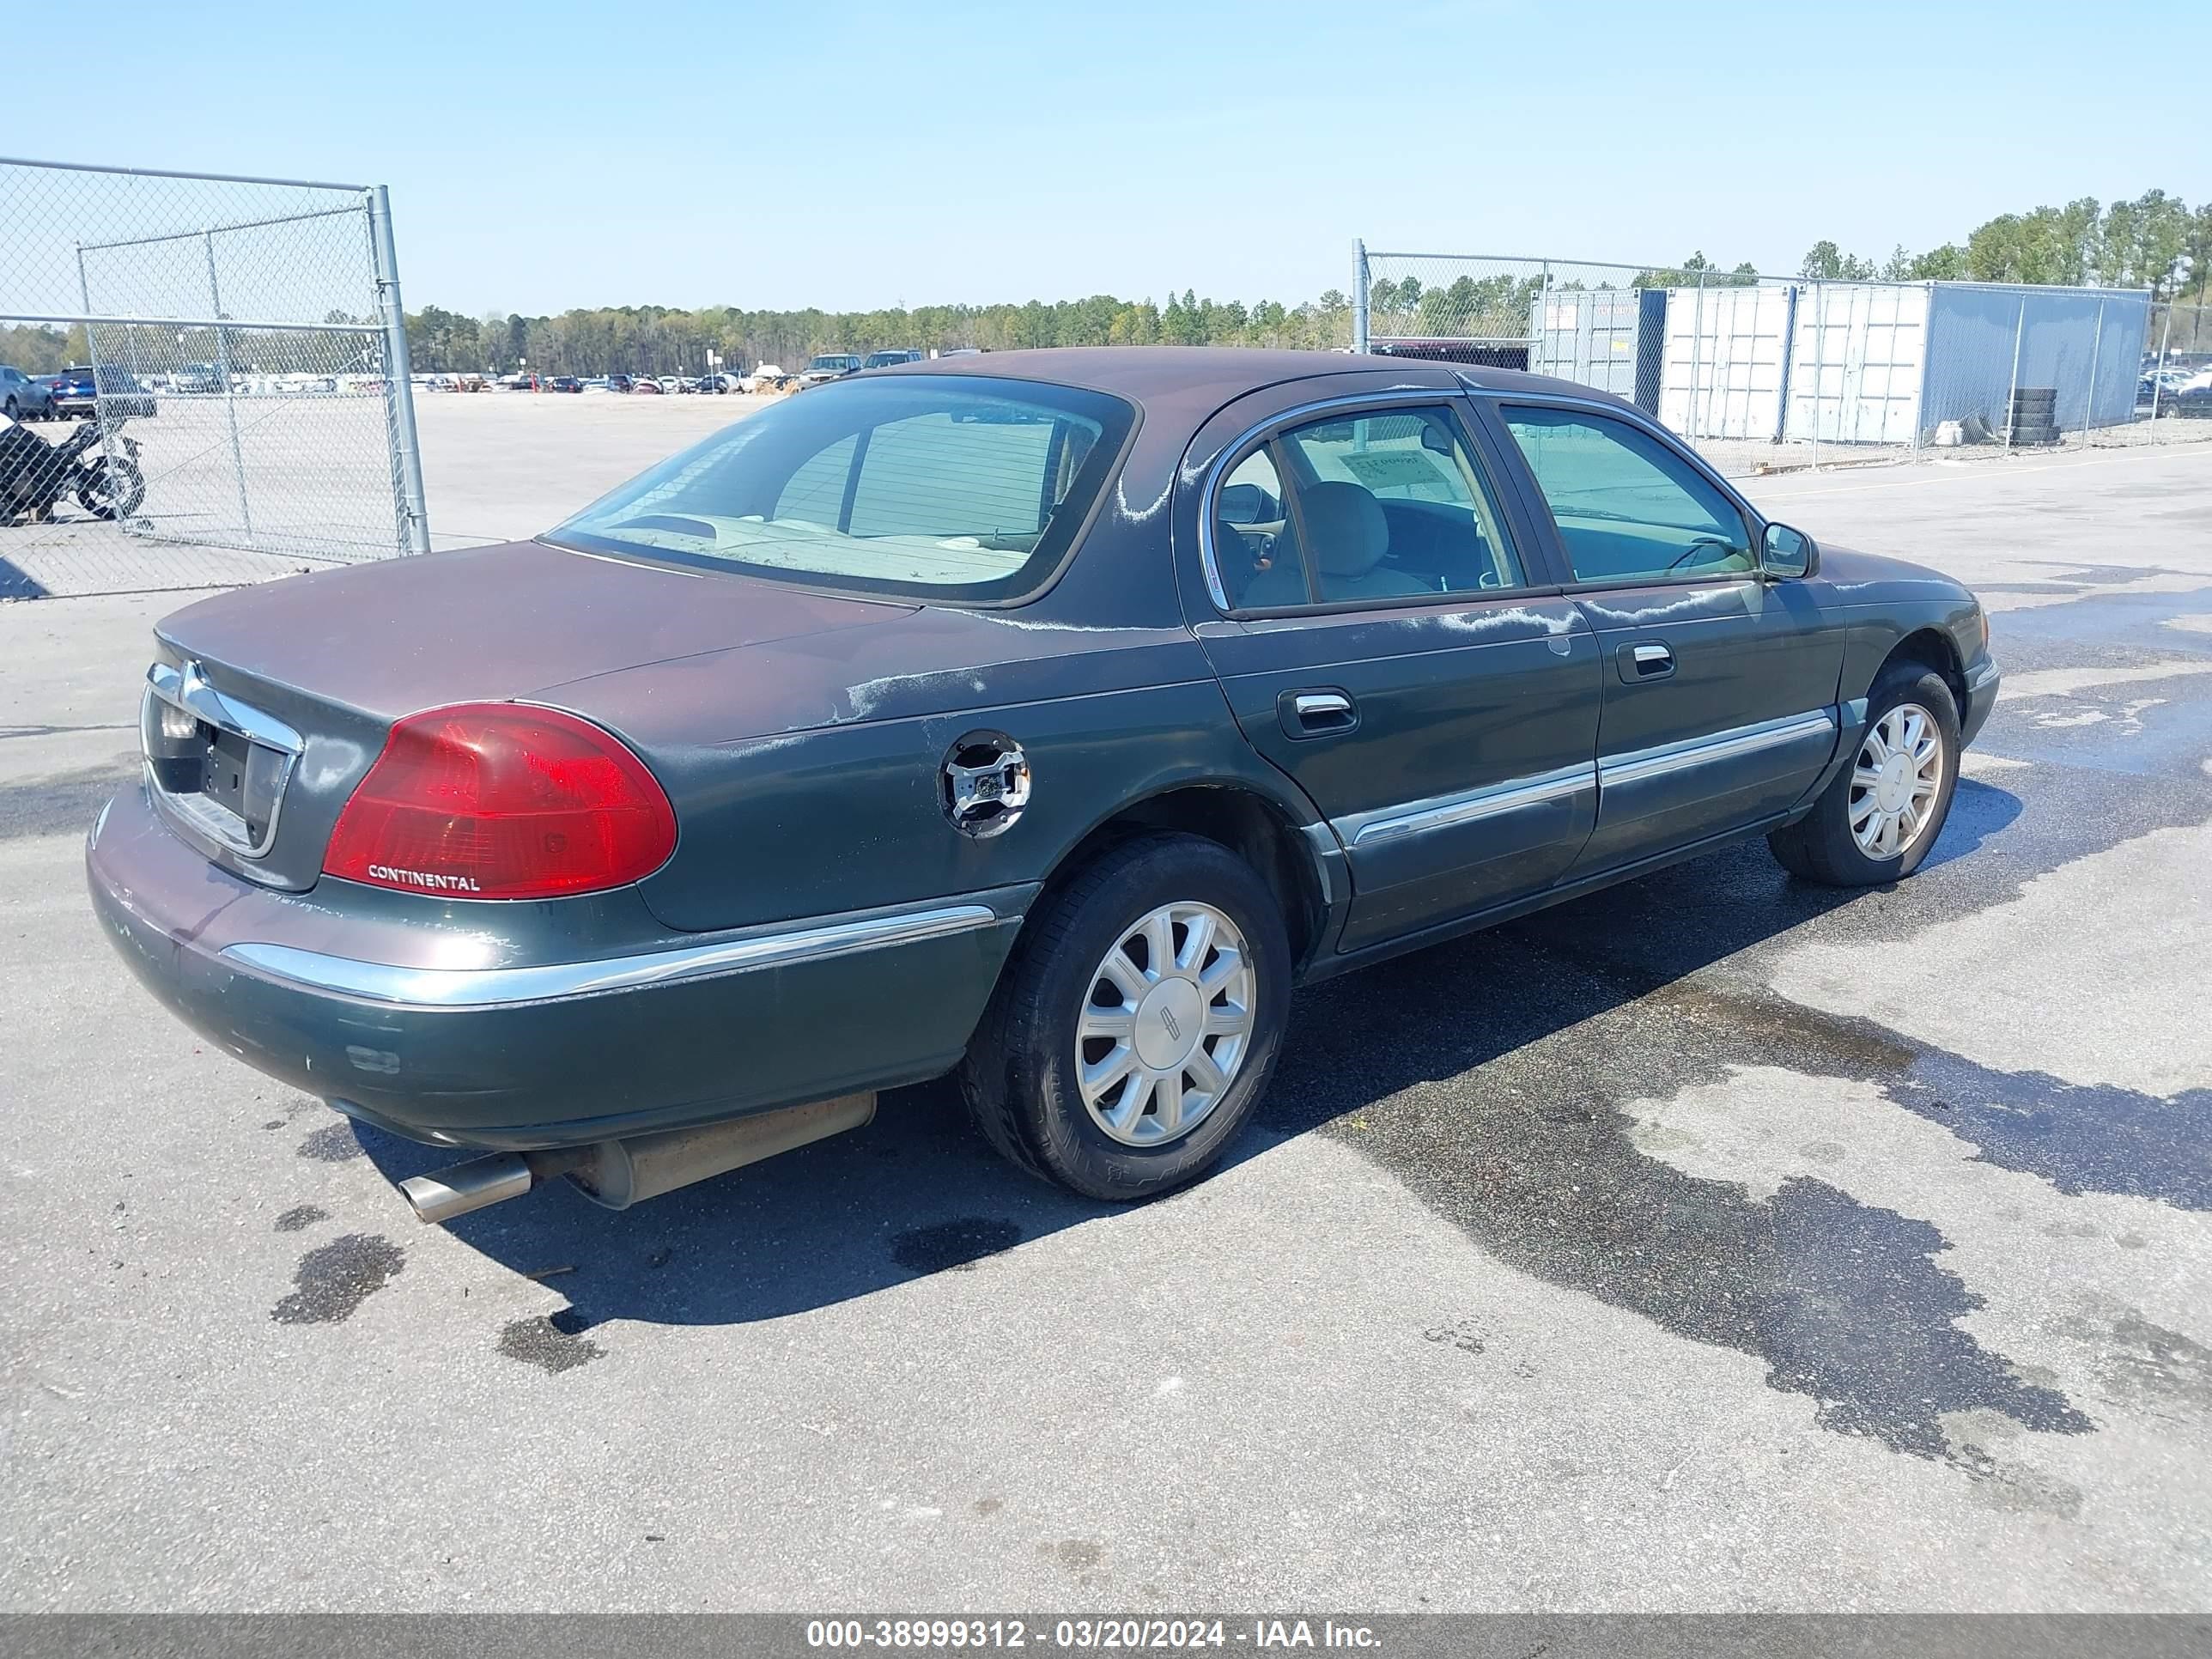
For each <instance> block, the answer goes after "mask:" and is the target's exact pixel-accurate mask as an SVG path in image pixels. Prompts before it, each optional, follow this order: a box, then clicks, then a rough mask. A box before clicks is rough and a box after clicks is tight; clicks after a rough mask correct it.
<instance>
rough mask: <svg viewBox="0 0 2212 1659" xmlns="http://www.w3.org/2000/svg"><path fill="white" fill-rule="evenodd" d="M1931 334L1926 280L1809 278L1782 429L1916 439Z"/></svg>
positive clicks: (1861, 439)
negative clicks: (1830, 280)
mask: <svg viewBox="0 0 2212 1659" xmlns="http://www.w3.org/2000/svg"><path fill="white" fill-rule="evenodd" d="M1927 340H1928V289H1927V288H1926V286H1924V285H1910V286H1908V285H1906V284H1904V283H1806V284H1805V285H1804V286H1803V287H1802V289H1799V290H1798V295H1797V320H1796V331H1795V332H1794V335H1793V337H1792V339H1791V342H1790V414H1789V419H1788V421H1787V422H1786V423H1785V425H1784V429H1783V435H1784V437H1786V438H1789V439H1792V440H1797V441H1806V440H1817V441H1819V442H1821V443H1824V444H1837V443H1841V444H1909V443H1911V441H1912V426H1913V420H1914V417H1915V416H1916V415H1917V413H1918V410H1919V407H1920V385H1921V370H1922V368H1923V363H1924V362H1925V360H1926V352H1927Z"/></svg>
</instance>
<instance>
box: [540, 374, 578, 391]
mask: <svg viewBox="0 0 2212 1659" xmlns="http://www.w3.org/2000/svg"><path fill="white" fill-rule="evenodd" d="M545 389H546V390H547V391H548V392H581V391H582V390H583V389H584V383H583V382H582V381H581V380H578V379H577V378H576V377H575V376H574V375H573V374H556V375H555V376H554V377H553V378H552V379H551V380H548V381H546V382H545Z"/></svg>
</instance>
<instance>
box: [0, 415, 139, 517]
mask: <svg viewBox="0 0 2212 1659" xmlns="http://www.w3.org/2000/svg"><path fill="white" fill-rule="evenodd" d="M105 424H106V433H107V435H109V436H110V437H111V438H113V436H114V434H115V433H116V431H117V429H118V428H120V427H121V426H122V424H123V422H121V421H119V420H116V419H112V418H111V419H110V420H108V421H107V422H106V423H105ZM101 428H102V422H99V421H80V422H77V426H76V431H74V432H72V433H70V435H69V436H68V437H66V438H64V439H63V440H62V441H60V442H59V443H58V444H56V443H48V442H47V441H46V440H45V439H44V438H41V437H40V436H39V435H37V434H36V433H34V432H33V431H31V430H30V429H29V428H27V427H25V426H23V425H21V423H19V422H15V421H13V420H10V419H9V418H8V417H7V416H4V415H0V525H13V524H21V523H25V522H28V523H31V524H39V523H42V522H44V521H45V520H48V519H51V518H52V517H53V515H54V508H55V507H56V506H57V505H58V503H60V502H61V501H64V500H66V499H67V498H69V497H70V496H72V495H74V496H75V497H76V502H77V505H78V506H79V507H82V508H83V509H84V510H85V511H86V512H87V513H90V514H91V515H92V516H93V517H94V518H95V519H121V518H128V517H130V516H131V514H132V513H136V512H137V510H138V508H139V507H140V506H141V504H142V503H143V502H144V501H145V499H146V475H145V473H144V472H143V471H141V470H140V468H139V465H138V441H137V439H135V438H119V439H115V440H114V441H112V442H111V443H110V444H109V445H107V446H106V453H103V454H94V453H93V451H94V449H95V448H96V447H99V446H100V437H101Z"/></svg>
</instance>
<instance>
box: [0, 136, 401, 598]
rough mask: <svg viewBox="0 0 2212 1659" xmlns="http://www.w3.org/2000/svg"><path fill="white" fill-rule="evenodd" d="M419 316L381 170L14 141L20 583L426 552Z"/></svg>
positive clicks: (1, 407)
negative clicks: (303, 174)
mask: <svg viewBox="0 0 2212 1659" xmlns="http://www.w3.org/2000/svg"><path fill="white" fill-rule="evenodd" d="M400 319H401V311H400V300H399V284H398V270H397V264H396V259H395V257H394V252H393V246H392V224H391V214H390V209H389V204H388V203H387V202H386V197H385V194H384V191H382V189H381V188H380V187H368V186H362V185H328V184H313V183H305V182H299V181H291V180H283V179H241V178H226V177H216V176H211V175H187V174H180V173H161V172H151V171H137V170H130V169H122V168H101V167H76V166H71V165H66V164H59V163H49V162H35V161H6V160H0V414H5V415H9V416H12V420H13V422H14V424H12V425H9V426H4V427H0V597H8V598H34V597H39V596H41V595H45V594H70V593H77V594H82V593H99V592H150V591H158V590H161V589H168V588H182V587H197V586H216V585H222V584H228V583H237V582H246V581H255V580H263V579H265V578H267V577H270V576H275V575H282V574H287V573H289V572H290V571H293V570H296V569H301V568H314V567H316V566H319V565H325V564H330V563H337V562H353V561H357V560H362V559H371V558H385V557H389V556H392V555H395V554H401V553H408V552H422V551H427V550H428V546H429V532H428V520H427V514H426V512H425V509H424V504H423V499H422V467H421V460H420V455H419V450H418V448H417V446H416V435H415V415H414V405H413V403H412V400H411V396H410V386H409V382H408V376H407V360H406V337H405V333H404V328H403V327H402V326H401V322H400ZM11 371H12V372H11Z"/></svg>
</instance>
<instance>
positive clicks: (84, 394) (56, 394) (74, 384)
mask: <svg viewBox="0 0 2212 1659" xmlns="http://www.w3.org/2000/svg"><path fill="white" fill-rule="evenodd" d="M95 386H97V388H98V390H97V391H96V392H95V390H94V387H95ZM102 399H105V400H106V410H107V413H108V414H110V415H112V416H116V417H117V418H118V419H119V420H126V421H146V420H151V419H152V418H153V417H154V416H155V414H156V413H157V412H158V411H157V410H156V408H155V402H154V397H153V394H152V393H151V392H148V391H147V390H146V388H145V387H144V386H141V385H139V384H138V382H137V380H134V379H133V378H132V377H131V375H130V374H128V373H126V372H125V370H123V369H121V368H118V367H116V366H115V365H113V364H112V363H102V364H100V366H99V368H97V370H95V369H94V368H92V367H91V366H90V365H86V364H77V365H72V366H71V367H70V368H65V369H64V370H63V371H62V372H61V373H60V374H57V375H56V376H54V382H53V405H54V413H55V414H56V415H57V416H61V417H63V418H64V419H66V418H69V417H70V416H82V415H90V414H92V413H93V412H94V410H96V409H97V408H98V407H99V406H100V402H101V400H102Z"/></svg>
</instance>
